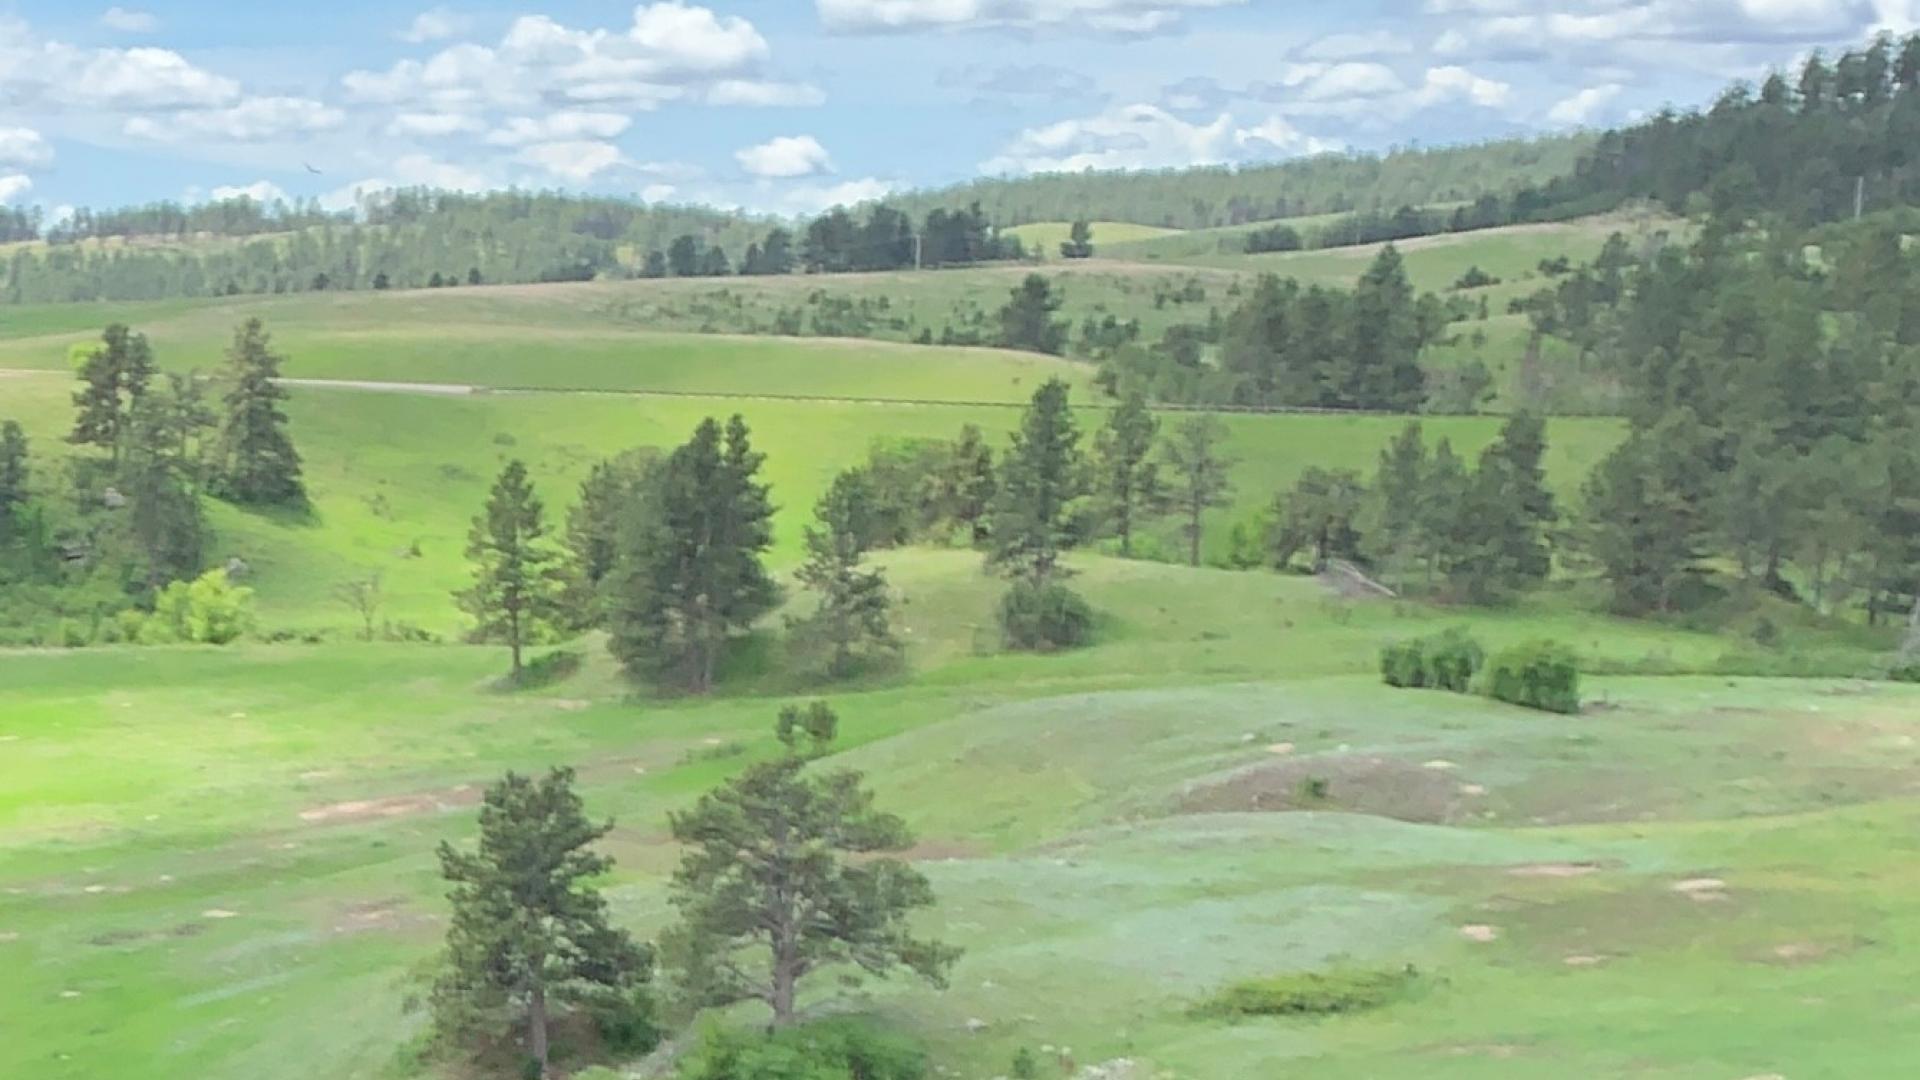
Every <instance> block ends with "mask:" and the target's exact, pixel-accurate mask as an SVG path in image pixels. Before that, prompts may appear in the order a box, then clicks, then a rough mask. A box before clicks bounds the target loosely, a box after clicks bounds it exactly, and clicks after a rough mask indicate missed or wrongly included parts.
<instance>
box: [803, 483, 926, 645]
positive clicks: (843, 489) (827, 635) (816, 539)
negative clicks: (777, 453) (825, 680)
mask: <svg viewBox="0 0 1920 1080" xmlns="http://www.w3.org/2000/svg"><path fill="white" fill-rule="evenodd" d="M876 511H877V507H876V506H875V503H874V496H873V489H872V486H871V483H870V481H869V480H868V479H867V474H866V472H865V471H864V470H861V469H849V470H847V471H846V472H843V473H841V474H840V475H838V476H836V477H834V480H833V484H832V486H831V487H829V488H828V489H827V492H826V494H825V495H822V496H821V497H820V501H819V503H818V504H817V505H815V507H814V510H813V516H814V524H812V525H809V526H807V529H806V545H807V560H806V562H804V563H803V564H801V566H800V570H799V572H798V575H797V576H798V577H799V579H800V582H801V584H803V585H805V586H806V587H807V588H808V589H810V590H812V591H813V592H815V593H817V594H818V595H819V598H820V606H819V607H818V608H817V609H815V611H814V613H813V615H812V616H811V617H809V618H807V619H806V620H804V621H802V622H800V623H798V624H796V625H795V626H794V632H795V633H796V634H797V635H798V636H799V637H800V638H801V640H802V642H803V643H804V644H805V645H807V646H808V647H810V648H817V647H824V648H825V650H826V652H827V661H826V668H827V673H828V674H829V675H832V676H833V677H835V678H845V677H846V676H848V675H851V674H853V673H854V672H855V671H856V670H858V669H859V668H860V666H861V665H862V664H863V663H865V662H868V661H870V660H872V659H874V658H875V657H878V656H884V655H889V654H892V653H895V652H897V651H898V650H899V648H900V643H899V641H898V639H896V638H895V637H894V636H893V629H892V625H891V622H890V619H891V614H892V610H893V600H892V598H891V597H890V596H889V595H888V592H887V578H886V575H885V574H884V573H883V572H881V571H880V570H878V569H871V570H867V569H862V568H861V564H862V562H863V561H864V559H865V558H866V554H867V538H868V537H870V536H872V535H874V532H875V528H874V515H875V513H876Z"/></svg>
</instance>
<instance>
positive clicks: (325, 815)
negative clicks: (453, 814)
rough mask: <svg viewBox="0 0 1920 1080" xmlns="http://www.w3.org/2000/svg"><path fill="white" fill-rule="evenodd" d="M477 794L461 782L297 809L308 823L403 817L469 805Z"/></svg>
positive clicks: (333, 822)
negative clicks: (439, 788)
mask: <svg viewBox="0 0 1920 1080" xmlns="http://www.w3.org/2000/svg"><path fill="white" fill-rule="evenodd" d="M478 798H479V792H478V791H477V790H475V789H474V788H473V787H471V786H470V785H466V784H462V785H460V786H458V787H453V788H448V789H446V790H445V791H438V792H430V793H427V794H421V795H389V796H386V797H385V798H380V799H352V800H349V801H347V802H337V803H328V804H326V805H325V806H315V807H312V808H309V809H306V810H302V811H300V820H301V821H304V822H306V823H307V824H309V825H336V824H341V823H345V822H357V821H379V820H382V819H385V818H397V817H406V816H408V815H410V814H425V813H432V812H439V811H445V810H454V809H458V808H460V807H463V806H471V805H473V803H474V802H475V801H476V800H477V799H478Z"/></svg>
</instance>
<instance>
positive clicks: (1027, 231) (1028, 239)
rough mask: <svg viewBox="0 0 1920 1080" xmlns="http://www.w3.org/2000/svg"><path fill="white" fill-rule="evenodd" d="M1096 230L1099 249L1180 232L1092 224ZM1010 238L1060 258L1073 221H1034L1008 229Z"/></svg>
mask: <svg viewBox="0 0 1920 1080" xmlns="http://www.w3.org/2000/svg"><path fill="white" fill-rule="evenodd" d="M1087 224H1088V225H1089V226H1091V227H1092V229H1093V244H1094V247H1095V248H1096V249H1100V248H1104V247H1106V246H1107V245H1109V244H1131V243H1137V242H1139V241H1142V240H1153V239H1157V238H1159V237H1163V236H1178V235H1180V230H1179V229H1168V228H1163V227H1161V226H1159V225H1139V224H1135V223H1134V222H1131V221H1090V222H1088V223H1087ZM1005 232H1006V233H1007V235H1009V236H1014V237H1018V238H1019V240H1020V242H1021V243H1022V244H1024V245H1026V248H1027V250H1028V251H1029V252H1034V253H1037V254H1039V256H1040V257H1041V258H1043V259H1057V258H1059V257H1060V245H1061V244H1063V243H1065V242H1066V241H1067V239H1068V238H1069V237H1070V236H1072V235H1073V222H1071V221H1034V222H1029V223H1027V224H1025V225H1015V226H1014V227H1013V228H1011V229H1007V230H1005Z"/></svg>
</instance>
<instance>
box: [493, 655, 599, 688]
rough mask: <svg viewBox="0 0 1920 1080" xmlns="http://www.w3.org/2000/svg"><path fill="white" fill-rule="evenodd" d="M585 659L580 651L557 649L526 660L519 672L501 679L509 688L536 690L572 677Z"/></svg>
mask: <svg viewBox="0 0 1920 1080" xmlns="http://www.w3.org/2000/svg"><path fill="white" fill-rule="evenodd" d="M585 660H586V657H585V655H583V654H581V653H578V652H574V651H572V650H569V649H558V650H555V651H554V652H550V653H546V654H545V655H542V656H536V657H534V658H533V659H531V660H529V661H527V662H526V664H525V666H523V667H522V668H521V669H520V674H518V675H509V676H508V677H507V678H506V679H505V680H503V681H504V682H505V683H506V684H507V686H508V688H509V689H513V690H538V689H540V688H541V687H544V686H552V685H554V684H556V683H562V682H565V681H567V680H568V679H570V678H572V677H573V676H574V673H576V672H578V671H579V670H580V665H581V663H582V662H584V661H585Z"/></svg>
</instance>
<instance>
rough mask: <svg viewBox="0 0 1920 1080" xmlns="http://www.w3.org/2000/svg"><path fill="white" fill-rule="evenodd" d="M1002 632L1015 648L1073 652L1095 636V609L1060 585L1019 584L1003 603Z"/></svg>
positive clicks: (1003, 598) (1003, 599)
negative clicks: (1073, 649)
mask: <svg viewBox="0 0 1920 1080" xmlns="http://www.w3.org/2000/svg"><path fill="white" fill-rule="evenodd" d="M1000 630H1001V633H1002V634H1003V635H1004V636H1005V638H1006V643H1007V645H1008V646H1009V647H1011V648H1015V649H1027V650H1031V651H1035V652H1051V651H1052V650H1054V649H1071V648H1073V647H1075V646H1077V645H1084V644H1086V643H1087V640H1088V639H1089V638H1090V637H1092V636H1093V609H1092V608H1090V607H1088V606H1087V602H1086V601H1085V600H1083V599H1081V598H1080V594H1078V593H1076V592H1074V591H1073V590H1072V589H1069V588H1067V587H1066V586H1065V585H1061V584H1059V583H1057V582H1054V583H1049V584H1046V585H1035V584H1033V583H1031V582H1027V581H1020V582H1015V583H1014V586H1013V587H1012V588H1011V589H1008V590H1007V595H1006V596H1004V597H1002V598H1001V600H1000Z"/></svg>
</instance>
